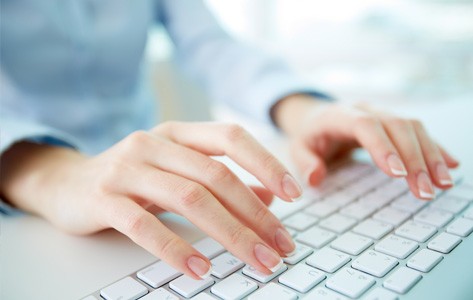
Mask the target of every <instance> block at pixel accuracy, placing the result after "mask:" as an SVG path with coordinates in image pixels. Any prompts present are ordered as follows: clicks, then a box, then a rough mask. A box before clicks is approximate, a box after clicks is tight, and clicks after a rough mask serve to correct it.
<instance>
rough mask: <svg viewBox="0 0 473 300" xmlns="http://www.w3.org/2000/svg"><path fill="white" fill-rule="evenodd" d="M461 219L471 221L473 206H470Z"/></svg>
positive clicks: (472, 218)
mask: <svg viewBox="0 0 473 300" xmlns="http://www.w3.org/2000/svg"><path fill="white" fill-rule="evenodd" d="M463 217H465V218H467V219H470V220H473V205H472V206H470V207H469V208H468V209H467V210H465V212H464V213H463Z"/></svg>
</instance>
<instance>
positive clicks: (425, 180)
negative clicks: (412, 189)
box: [417, 172, 435, 199]
mask: <svg viewBox="0 0 473 300" xmlns="http://www.w3.org/2000/svg"><path fill="white" fill-rule="evenodd" d="M417 187H418V188H419V195H420V197H421V198H424V199H434V198H435V191H434V187H433V185H432V181H431V180H430V178H429V176H428V175H427V173H425V172H420V173H419V175H417Z"/></svg>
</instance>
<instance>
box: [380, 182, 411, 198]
mask: <svg viewBox="0 0 473 300" xmlns="http://www.w3.org/2000/svg"><path fill="white" fill-rule="evenodd" d="M408 190H409V186H408V185H407V183H406V181H405V180H404V179H402V178H392V179H390V180H388V181H387V182H386V183H385V184H383V185H381V186H380V187H378V188H377V189H376V191H377V192H379V193H381V194H384V195H386V197H389V198H391V199H396V198H398V197H399V196H401V195H402V194H404V193H406V192H407V191H408Z"/></svg>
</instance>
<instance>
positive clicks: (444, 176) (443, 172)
mask: <svg viewBox="0 0 473 300" xmlns="http://www.w3.org/2000/svg"><path fill="white" fill-rule="evenodd" d="M437 176H438V178H439V182H440V184H441V185H447V186H450V185H453V180H452V177H450V172H449V171H448V168H447V166H446V165H445V164H444V163H439V164H438V165H437Z"/></svg>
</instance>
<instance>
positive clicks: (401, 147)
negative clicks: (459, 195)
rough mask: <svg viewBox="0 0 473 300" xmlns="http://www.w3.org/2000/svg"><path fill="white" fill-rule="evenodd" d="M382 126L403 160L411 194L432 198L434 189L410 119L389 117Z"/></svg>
mask: <svg viewBox="0 0 473 300" xmlns="http://www.w3.org/2000/svg"><path fill="white" fill-rule="evenodd" d="M384 126H385V128H386V131H387V133H388V134H389V137H390V138H391V140H392V141H393V143H394V144H395V145H396V148H397V149H398V151H399V153H400V155H401V158H402V160H403V161H404V162H405V165H406V167H407V172H408V176H407V182H408V184H409V187H410V189H411V191H412V192H413V194H414V195H415V196H416V197H418V198H421V199H433V198H434V197H435V191H434V188H433V184H432V181H431V179H430V176H429V170H428V168H427V165H426V162H425V160H424V155H423V152H422V148H421V145H420V143H419V140H418V138H417V134H416V132H415V128H414V126H413V124H412V121H409V120H405V119H398V118H389V119H385V120H384Z"/></svg>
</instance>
